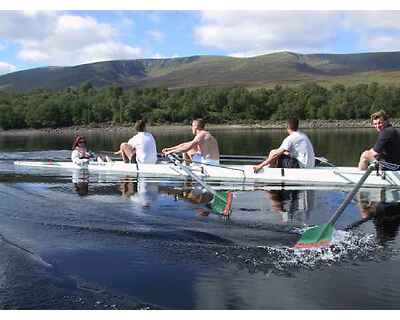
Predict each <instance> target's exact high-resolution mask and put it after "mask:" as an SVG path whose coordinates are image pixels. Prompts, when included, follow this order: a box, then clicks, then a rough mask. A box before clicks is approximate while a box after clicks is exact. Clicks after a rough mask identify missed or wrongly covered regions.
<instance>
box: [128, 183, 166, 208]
mask: <svg viewBox="0 0 400 320" xmlns="http://www.w3.org/2000/svg"><path fill="white" fill-rule="evenodd" d="M120 191H121V194H122V196H123V197H126V198H129V200H131V201H132V202H134V203H136V204H139V205H140V206H141V207H142V208H148V207H150V205H151V203H152V202H155V201H156V200H157V198H158V193H159V186H158V182H148V181H146V180H145V179H139V180H138V181H134V180H125V181H123V182H122V183H121V186H120Z"/></svg>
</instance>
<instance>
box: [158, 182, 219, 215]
mask: <svg viewBox="0 0 400 320" xmlns="http://www.w3.org/2000/svg"><path fill="white" fill-rule="evenodd" d="M160 192H165V193H167V194H171V195H174V197H175V200H178V199H183V200H187V201H189V202H191V203H193V204H197V205H201V204H205V205H209V204H210V202H211V201H212V199H213V194H212V193H210V192H207V191H205V190H204V189H203V188H202V187H200V186H195V187H193V184H192V183H191V182H186V183H185V184H184V186H183V187H182V188H174V187H168V186H164V187H160ZM196 211H197V212H198V213H199V214H200V215H201V216H208V215H209V214H210V211H209V210H207V209H205V208H204V207H201V208H200V207H199V208H196Z"/></svg>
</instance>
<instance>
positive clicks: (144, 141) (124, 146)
mask: <svg viewBox="0 0 400 320" xmlns="http://www.w3.org/2000/svg"><path fill="white" fill-rule="evenodd" d="M135 130H136V132H137V134H136V135H134V136H133V137H132V138H131V139H129V141H128V142H123V143H121V145H120V147H119V150H118V151H117V152H115V154H120V155H121V157H122V160H124V162H127V163H128V162H129V163H131V162H132V159H133V156H136V162H137V163H151V164H154V163H156V162H157V148H156V141H155V140H154V137H153V135H152V134H151V133H150V132H147V131H146V122H145V121H144V120H139V121H137V122H136V124H135Z"/></svg>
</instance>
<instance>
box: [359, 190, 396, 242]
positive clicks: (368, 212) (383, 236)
mask: <svg viewBox="0 0 400 320" xmlns="http://www.w3.org/2000/svg"><path fill="white" fill-rule="evenodd" d="M359 197H360V198H359V200H360V201H359V208H360V214H361V217H362V220H360V221H362V222H364V221H368V220H372V223H373V225H374V227H375V232H376V240H377V242H378V243H379V244H381V245H384V244H385V243H387V242H391V241H393V240H395V239H396V237H397V235H398V233H399V228H400V203H399V202H385V201H376V200H375V201H374V200H370V199H368V197H366V196H365V194H363V193H360V195H359Z"/></svg>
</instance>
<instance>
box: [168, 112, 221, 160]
mask: <svg viewBox="0 0 400 320" xmlns="http://www.w3.org/2000/svg"><path fill="white" fill-rule="evenodd" d="M204 127H205V122H204V120H203V119H196V120H193V122H192V132H193V134H194V139H193V140H192V141H188V142H184V143H181V144H178V145H176V146H173V147H170V148H164V149H163V150H162V153H164V154H165V155H169V154H171V153H178V152H183V153H184V156H185V155H186V157H189V158H190V159H191V160H192V161H193V162H196V163H197V162H199V163H204V164H219V148H218V142H217V140H216V139H215V138H214V137H213V136H212V135H211V133H209V132H208V131H206V130H205V129H204Z"/></svg>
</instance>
